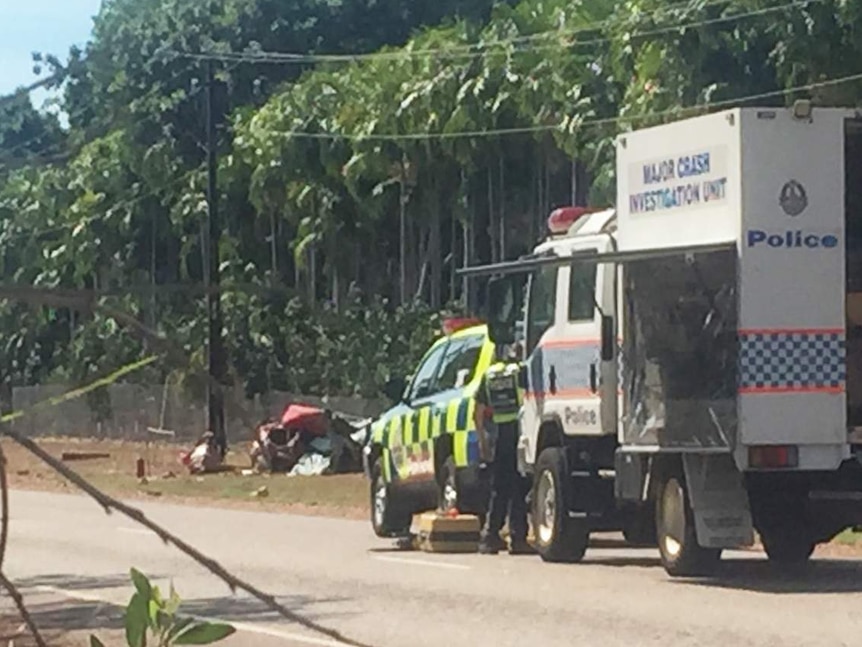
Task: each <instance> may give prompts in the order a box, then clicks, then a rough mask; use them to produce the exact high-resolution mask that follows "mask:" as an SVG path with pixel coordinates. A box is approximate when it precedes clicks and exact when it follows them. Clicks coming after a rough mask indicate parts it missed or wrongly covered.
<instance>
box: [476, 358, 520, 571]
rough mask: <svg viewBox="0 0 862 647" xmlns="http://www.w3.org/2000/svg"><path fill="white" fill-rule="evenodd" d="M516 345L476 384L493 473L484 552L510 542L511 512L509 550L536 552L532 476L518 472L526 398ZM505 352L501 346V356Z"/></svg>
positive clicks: (481, 432) (483, 443)
mask: <svg viewBox="0 0 862 647" xmlns="http://www.w3.org/2000/svg"><path fill="white" fill-rule="evenodd" d="M513 351H514V349H512V350H510V353H509V357H508V358H507V361H497V362H496V363H494V364H492V365H491V366H490V367H489V368H488V370H487V371H486V372H485V374H484V375H483V376H482V381H481V384H480V385H479V388H478V389H477V390H476V395H475V399H476V408H475V418H474V422H475V424H476V432H477V434H478V436H479V451H480V453H481V469H482V471H483V472H484V473H486V474H487V475H488V476H489V477H490V486H491V492H490V501H489V505H488V513H487V515H486V517H485V526H484V528H483V529H482V536H481V540H480V543H479V552H481V553H483V554H489V555H494V554H497V553H498V552H499V551H500V550H502V549H504V548H506V544H505V542H504V541H503V539H502V538H501V537H500V530H501V529H502V528H503V522H504V521H505V520H506V516H507V513H508V517H509V552H510V553H511V554H526V553H531V552H533V550H532V547H531V546H530V545H529V544H528V543H527V493H528V491H529V481H528V480H527V479H525V478H524V477H523V476H521V474H520V473H519V472H518V459H517V447H518V429H519V428H518V410H519V409H520V407H521V403H522V402H523V390H522V388H521V385H520V380H519V372H520V364H519V362H518V358H517V357H516V356H515V354H516V351H514V352H513ZM500 354H501V353H499V352H498V356H499V355H500Z"/></svg>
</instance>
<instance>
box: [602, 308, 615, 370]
mask: <svg viewBox="0 0 862 647" xmlns="http://www.w3.org/2000/svg"><path fill="white" fill-rule="evenodd" d="M616 337H617V336H616V334H615V330H614V318H613V317H610V316H608V315H602V361H603V362H610V361H611V360H612V359H613V358H614V347H615V346H616Z"/></svg>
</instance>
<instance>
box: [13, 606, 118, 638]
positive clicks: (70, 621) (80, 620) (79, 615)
mask: <svg viewBox="0 0 862 647" xmlns="http://www.w3.org/2000/svg"><path fill="white" fill-rule="evenodd" d="M27 609H28V610H29V611H30V615H31V616H32V617H33V621H34V622H35V623H36V626H37V627H39V629H40V630H41V631H47V632H53V631H63V632H66V631H83V630H86V631H100V630H101V631H106V630H112V629H122V628H123V610H122V609H121V608H120V607H115V606H112V605H110V604H105V603H103V602H78V601H74V600H73V601H68V602H66V601H64V602H61V603H57V602H52V603H45V604H28V605H27Z"/></svg>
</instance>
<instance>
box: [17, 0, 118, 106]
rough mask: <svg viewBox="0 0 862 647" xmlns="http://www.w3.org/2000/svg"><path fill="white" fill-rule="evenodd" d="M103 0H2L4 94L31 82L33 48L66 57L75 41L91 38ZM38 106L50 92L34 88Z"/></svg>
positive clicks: (35, 77)
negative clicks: (95, 16) (94, 17)
mask: <svg viewBox="0 0 862 647" xmlns="http://www.w3.org/2000/svg"><path fill="white" fill-rule="evenodd" d="M101 4H102V0H0V95H4V94H8V93H9V92H12V91H13V90H15V89H16V88H18V87H21V86H26V85H30V84H31V83H33V82H35V81H38V80H39V78H40V77H37V76H35V75H34V74H33V60H32V57H31V54H32V52H34V51H37V52H47V53H51V54H56V55H57V56H58V57H59V58H60V59H61V60H65V58H66V55H67V53H68V51H69V48H70V47H71V46H72V45H79V46H83V45H84V44H85V43H86V42H87V41H88V40H89V38H90V32H91V30H92V27H93V16H94V15H96V13H98V11H99V7H100V6H101ZM31 96H32V99H33V101H34V104H36V105H37V107H38V106H39V105H40V104H41V102H42V101H44V99H45V97H46V96H47V95H46V94H45V93H44V92H38V91H36V92H33V93H32V95H31Z"/></svg>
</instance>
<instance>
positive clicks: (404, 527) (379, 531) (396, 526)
mask: <svg viewBox="0 0 862 647" xmlns="http://www.w3.org/2000/svg"><path fill="white" fill-rule="evenodd" d="M412 522H413V515H411V514H410V512H409V511H408V510H405V509H404V508H403V506H402V505H400V504H399V502H398V500H397V498H395V497H393V496H392V487H391V486H390V485H389V484H387V483H386V481H385V480H384V478H383V458H382V457H381V458H378V459H377V460H376V461H375V462H374V467H373V468H372V470H371V526H372V527H373V528H374V534H375V535H377V536H378V537H383V538H392V537H404V536H406V535H409V534H410V524H411V523H412Z"/></svg>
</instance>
